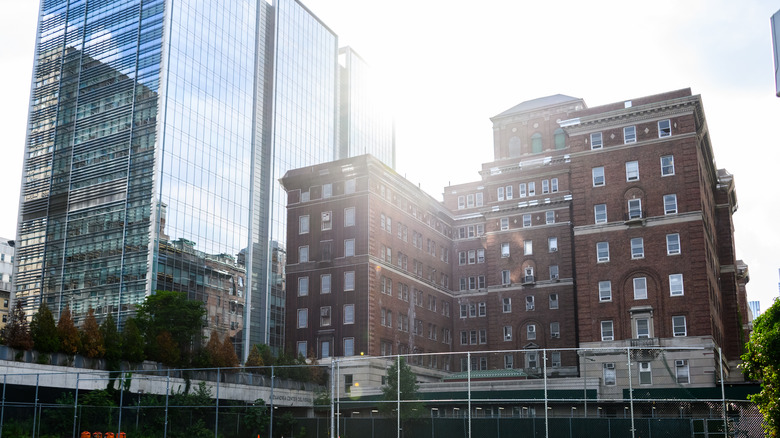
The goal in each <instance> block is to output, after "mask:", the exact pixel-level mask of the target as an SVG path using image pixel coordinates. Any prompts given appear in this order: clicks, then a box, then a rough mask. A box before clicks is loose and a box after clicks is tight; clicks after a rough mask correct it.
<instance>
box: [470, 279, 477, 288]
mask: <svg viewBox="0 0 780 438" xmlns="http://www.w3.org/2000/svg"><path fill="white" fill-rule="evenodd" d="M476 288H477V277H469V290H474V289H476Z"/></svg>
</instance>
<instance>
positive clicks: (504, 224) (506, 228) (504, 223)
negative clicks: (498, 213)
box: [501, 217, 509, 231]
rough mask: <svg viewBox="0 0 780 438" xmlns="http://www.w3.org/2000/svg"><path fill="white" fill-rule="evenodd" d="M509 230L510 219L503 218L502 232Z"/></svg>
mask: <svg viewBox="0 0 780 438" xmlns="http://www.w3.org/2000/svg"><path fill="white" fill-rule="evenodd" d="M508 229H509V218H508V217H502V218H501V231H506V230H508Z"/></svg>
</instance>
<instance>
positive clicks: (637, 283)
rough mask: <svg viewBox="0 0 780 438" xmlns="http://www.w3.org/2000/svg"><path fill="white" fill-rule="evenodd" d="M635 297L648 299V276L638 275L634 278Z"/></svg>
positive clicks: (636, 298)
mask: <svg viewBox="0 0 780 438" xmlns="http://www.w3.org/2000/svg"><path fill="white" fill-rule="evenodd" d="M634 299H635V300H646V299H647V278H646V277H637V278H635V279H634Z"/></svg>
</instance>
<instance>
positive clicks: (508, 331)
mask: <svg viewBox="0 0 780 438" xmlns="http://www.w3.org/2000/svg"><path fill="white" fill-rule="evenodd" d="M511 340H512V326H511V325H505V326H504V341H511Z"/></svg>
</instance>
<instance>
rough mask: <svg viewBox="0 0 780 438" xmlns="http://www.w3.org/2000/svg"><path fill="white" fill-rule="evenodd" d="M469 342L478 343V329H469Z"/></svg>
mask: <svg viewBox="0 0 780 438" xmlns="http://www.w3.org/2000/svg"><path fill="white" fill-rule="evenodd" d="M469 343H470V344H472V345H476V344H477V331H476V330H471V331H469Z"/></svg>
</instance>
